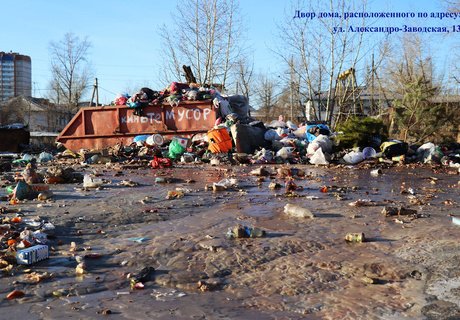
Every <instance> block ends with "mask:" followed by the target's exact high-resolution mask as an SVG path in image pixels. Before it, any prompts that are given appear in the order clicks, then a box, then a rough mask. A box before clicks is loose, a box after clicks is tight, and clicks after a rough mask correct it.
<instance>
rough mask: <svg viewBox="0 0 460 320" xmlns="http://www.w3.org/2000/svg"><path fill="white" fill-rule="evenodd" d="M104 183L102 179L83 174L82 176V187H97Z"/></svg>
mask: <svg viewBox="0 0 460 320" xmlns="http://www.w3.org/2000/svg"><path fill="white" fill-rule="evenodd" d="M103 184H104V182H103V181H102V179H99V178H96V177H92V176H90V175H89V174H85V176H84V177H83V188H99V187H101V186H102V185H103Z"/></svg>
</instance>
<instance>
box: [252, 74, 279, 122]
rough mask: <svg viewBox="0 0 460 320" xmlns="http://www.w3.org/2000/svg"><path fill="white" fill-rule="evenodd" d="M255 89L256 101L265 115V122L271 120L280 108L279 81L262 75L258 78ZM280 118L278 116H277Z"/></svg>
mask: <svg viewBox="0 0 460 320" xmlns="http://www.w3.org/2000/svg"><path fill="white" fill-rule="evenodd" d="M258 78H259V79H258V81H257V85H256V88H255V90H254V91H255V92H254V95H255V100H256V104H257V105H258V106H259V110H260V111H261V113H262V114H263V117H264V120H269V119H271V118H273V117H274V116H275V114H276V113H277V112H279V110H277V109H278V108H277V107H278V94H277V90H278V81H277V80H275V79H273V78H271V77H270V76H267V75H265V74H262V75H260V76H259V77H258ZM276 116H278V115H276Z"/></svg>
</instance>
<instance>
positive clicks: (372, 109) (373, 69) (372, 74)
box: [370, 53, 375, 116]
mask: <svg viewBox="0 0 460 320" xmlns="http://www.w3.org/2000/svg"><path fill="white" fill-rule="evenodd" d="M374 74H375V66H374V53H372V71H371V108H370V112H371V116H373V115H375V114H374V112H375V108H374Z"/></svg>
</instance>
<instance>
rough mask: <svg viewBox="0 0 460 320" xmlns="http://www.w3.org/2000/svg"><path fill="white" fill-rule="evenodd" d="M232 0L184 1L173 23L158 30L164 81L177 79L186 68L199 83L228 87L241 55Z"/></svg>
mask: <svg viewBox="0 0 460 320" xmlns="http://www.w3.org/2000/svg"><path fill="white" fill-rule="evenodd" d="M240 16H241V15H240V14H239V7H238V3H237V2H236V0H184V1H181V2H180V3H179V4H178V5H177V10H176V11H175V12H174V14H173V20H174V23H172V24H170V25H174V27H172V28H171V26H170V25H169V26H166V25H164V26H163V27H162V28H161V36H162V38H163V42H164V45H163V48H164V51H163V53H162V54H163V59H164V60H165V63H164V68H163V72H164V75H163V77H164V79H165V80H166V81H168V82H170V81H178V80H180V79H181V75H182V72H181V67H182V65H184V64H185V65H190V66H191V68H192V71H193V72H194V74H195V77H196V79H197V81H198V82H199V83H200V84H212V83H219V84H222V85H223V87H224V86H225V85H228V82H229V78H230V76H231V70H232V69H234V68H235V67H236V62H237V61H238V59H239V56H240V53H241V46H240V42H239V40H240V37H241V33H242V30H241V20H240V18H239V17H240Z"/></svg>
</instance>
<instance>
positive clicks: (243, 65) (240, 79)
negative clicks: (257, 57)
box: [236, 59, 254, 100]
mask: <svg viewBox="0 0 460 320" xmlns="http://www.w3.org/2000/svg"><path fill="white" fill-rule="evenodd" d="M237 67H238V69H237V71H238V74H237V77H236V78H237V80H236V85H237V90H236V91H237V93H239V91H240V90H241V92H242V94H243V95H244V96H245V97H246V98H247V99H248V100H249V96H250V95H251V93H252V92H251V87H252V83H253V80H254V79H253V75H254V64H251V65H249V64H248V62H247V60H246V59H240V60H238V62H237Z"/></svg>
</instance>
